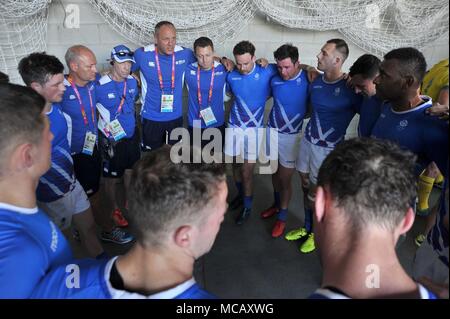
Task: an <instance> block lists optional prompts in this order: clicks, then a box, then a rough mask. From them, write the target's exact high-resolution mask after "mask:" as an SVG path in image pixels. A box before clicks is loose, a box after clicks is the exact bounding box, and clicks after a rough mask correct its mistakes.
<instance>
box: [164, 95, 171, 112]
mask: <svg viewBox="0 0 450 319" xmlns="http://www.w3.org/2000/svg"><path fill="white" fill-rule="evenodd" d="M161 112H163V113H168V112H173V94H161Z"/></svg>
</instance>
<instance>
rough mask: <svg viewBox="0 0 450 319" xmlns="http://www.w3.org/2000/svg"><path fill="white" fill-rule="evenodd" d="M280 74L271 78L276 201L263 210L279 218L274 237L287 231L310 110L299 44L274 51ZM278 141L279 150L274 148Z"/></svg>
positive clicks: (270, 131) (264, 214)
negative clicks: (300, 146) (294, 176)
mask: <svg viewBox="0 0 450 319" xmlns="http://www.w3.org/2000/svg"><path fill="white" fill-rule="evenodd" d="M274 58H275V61H276V63H277V69H278V74H277V75H275V76H274V77H273V78H272V79H271V81H270V86H271V89H272V96H273V107H272V110H271V112H270V115H269V122H268V128H267V135H266V137H267V149H268V151H269V157H270V158H271V159H275V160H278V163H279V165H278V170H277V172H276V173H275V174H273V175H272V184H273V187H274V197H275V204H274V205H273V206H272V207H270V208H269V209H267V210H265V211H263V212H262V213H261V217H262V218H269V217H271V216H273V215H274V214H275V213H278V214H277V221H276V222H275V225H274V227H273V229H272V237H274V238H276V237H279V236H281V235H282V234H283V232H284V229H285V226H286V220H287V213H288V210H287V209H288V205H289V201H290V198H291V195H292V186H291V177H292V174H293V173H294V171H295V163H296V160H297V156H298V143H299V140H300V131H301V129H302V125H303V118H304V117H305V115H306V112H307V102H308V99H309V82H308V78H307V73H306V72H305V71H304V70H302V69H301V65H300V60H299V54H298V49H297V47H295V46H293V45H291V44H284V45H282V46H280V47H279V48H278V49H277V50H276V51H275V52H274ZM275 145H277V149H278V151H277V152H276V151H275V150H272V149H271V148H272V147H274V146H275Z"/></svg>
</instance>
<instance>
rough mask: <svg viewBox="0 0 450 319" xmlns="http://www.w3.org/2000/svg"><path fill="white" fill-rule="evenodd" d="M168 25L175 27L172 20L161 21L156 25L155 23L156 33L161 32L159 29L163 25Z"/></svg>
mask: <svg viewBox="0 0 450 319" xmlns="http://www.w3.org/2000/svg"><path fill="white" fill-rule="evenodd" d="M165 25H168V26H171V27H173V28H174V29H175V25H174V24H173V23H172V22H170V21H165V20H164V21H159V22H158V23H157V24H156V25H155V35H156V34H157V33H158V32H159V29H161V27H163V26H165Z"/></svg>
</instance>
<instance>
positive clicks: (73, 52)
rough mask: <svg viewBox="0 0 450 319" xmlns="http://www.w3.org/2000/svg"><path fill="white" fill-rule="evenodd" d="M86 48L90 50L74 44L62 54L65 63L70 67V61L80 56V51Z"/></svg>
mask: <svg viewBox="0 0 450 319" xmlns="http://www.w3.org/2000/svg"><path fill="white" fill-rule="evenodd" d="M82 50H88V51H91V49H89V48H88V47H86V46H84V45H81V44H76V45H73V46H71V47H70V48H68V49H67V51H66V54H65V55H64V59H65V60H66V65H67V67H68V68H69V69H70V63H71V62H72V61H74V60H77V59H78V57H79V56H80V51H82ZM91 52H92V51H91Z"/></svg>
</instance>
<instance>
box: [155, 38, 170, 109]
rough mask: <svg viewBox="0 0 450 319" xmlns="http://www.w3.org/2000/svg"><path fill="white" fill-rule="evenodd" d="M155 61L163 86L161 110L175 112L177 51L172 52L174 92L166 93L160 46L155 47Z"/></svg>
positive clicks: (161, 85) (160, 82)
mask: <svg viewBox="0 0 450 319" xmlns="http://www.w3.org/2000/svg"><path fill="white" fill-rule="evenodd" d="M155 61H156V69H157V71H158V81H159V87H160V88H161V112H162V113H170V112H173V100H174V93H173V92H174V90H175V53H172V74H171V86H170V87H171V89H172V94H164V85H163V78H162V73H161V66H160V64H159V56H158V48H157V47H156V48H155Z"/></svg>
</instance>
